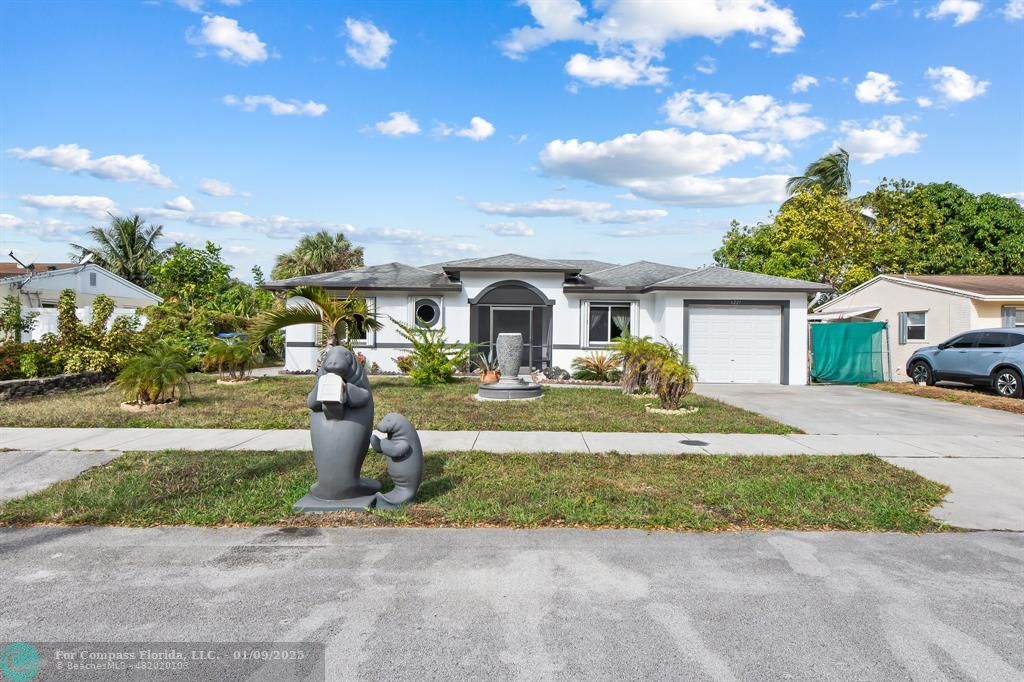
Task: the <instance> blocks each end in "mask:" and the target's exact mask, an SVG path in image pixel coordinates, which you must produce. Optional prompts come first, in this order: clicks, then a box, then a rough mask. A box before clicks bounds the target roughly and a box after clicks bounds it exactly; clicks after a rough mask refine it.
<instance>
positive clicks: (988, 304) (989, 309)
mask: <svg viewBox="0 0 1024 682" xmlns="http://www.w3.org/2000/svg"><path fill="white" fill-rule="evenodd" d="M972 303H973V304H974V311H973V312H974V315H973V317H972V318H971V328H972V329H984V328H985V327H1001V326H1002V325H1003V306H1012V307H1015V308H1024V301H1009V300H1007V301H972ZM1018 315H1019V313H1018Z"/></svg>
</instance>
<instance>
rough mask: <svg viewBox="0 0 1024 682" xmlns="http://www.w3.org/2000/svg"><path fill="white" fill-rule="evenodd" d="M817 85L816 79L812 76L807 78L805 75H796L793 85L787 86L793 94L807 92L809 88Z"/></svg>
mask: <svg viewBox="0 0 1024 682" xmlns="http://www.w3.org/2000/svg"><path fill="white" fill-rule="evenodd" d="M817 84H818V79H817V78H815V77H814V76H808V75H807V74H805V73H801V74H798V75H797V77H796V78H794V79H793V84H792V85H791V86H789V89H790V90H792V91H793V92H807V91H808V90H809V89H811V87H813V86H815V85H817Z"/></svg>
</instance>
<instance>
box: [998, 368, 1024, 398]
mask: <svg viewBox="0 0 1024 682" xmlns="http://www.w3.org/2000/svg"><path fill="white" fill-rule="evenodd" d="M992 386H993V387H994V388H995V389H996V393H998V394H999V395H1002V396H1006V397H1007V398H1020V397H1022V396H1024V379H1021V376H1020V372H1017V371H1016V370H1012V369H1010V368H1009V367H1005V368H1003V369H1001V370H998V371H997V372H996V374H995V377H994V378H993V379H992Z"/></svg>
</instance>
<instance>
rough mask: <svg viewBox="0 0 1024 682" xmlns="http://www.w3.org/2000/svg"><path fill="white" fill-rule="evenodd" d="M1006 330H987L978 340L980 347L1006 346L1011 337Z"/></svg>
mask: <svg viewBox="0 0 1024 682" xmlns="http://www.w3.org/2000/svg"><path fill="white" fill-rule="evenodd" d="M1008 336H1009V334H1007V333H1006V332H985V333H984V334H982V335H981V339H980V340H979V341H978V348H1006V347H1007V346H1008V345H1010V344H1009V341H1010V339H1008V338H1006V337H1008Z"/></svg>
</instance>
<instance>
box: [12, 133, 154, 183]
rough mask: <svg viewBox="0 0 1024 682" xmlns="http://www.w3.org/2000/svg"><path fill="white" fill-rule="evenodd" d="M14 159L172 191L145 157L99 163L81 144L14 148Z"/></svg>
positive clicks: (114, 157)
mask: <svg viewBox="0 0 1024 682" xmlns="http://www.w3.org/2000/svg"><path fill="white" fill-rule="evenodd" d="M7 153H8V154H11V155H12V156H14V157H16V158H19V159H23V160H29V161H35V162H37V163H41V164H43V165H44V166H49V167H51V168H59V169H60V170H64V171H68V172H69V173H88V174H89V175H92V176H93V177H96V178H101V179H104V180H114V181H116V182H133V181H137V182H145V183H148V184H150V185H156V186H157V187H170V186H171V184H173V183H172V182H171V179H170V178H168V177H167V176H165V175H161V173H160V166H158V165H156V164H155V163H151V162H149V161H147V160H146V158H145V157H144V156H142V154H132V155H131V156H125V155H124V154H110V155H109V156H101V157H100V158H98V159H94V158H92V152H91V151H89V150H88V149H84V148H82V147H79V146H78V145H77V144H61V145H57V146H56V147H33V148H32V149H22V148H21V147H14V148H13V149H8V150H7Z"/></svg>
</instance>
